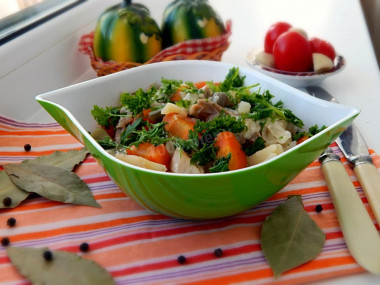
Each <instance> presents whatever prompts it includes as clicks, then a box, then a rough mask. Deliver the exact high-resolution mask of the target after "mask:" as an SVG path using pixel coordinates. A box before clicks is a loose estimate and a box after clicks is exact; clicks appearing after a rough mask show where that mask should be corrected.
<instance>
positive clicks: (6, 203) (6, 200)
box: [3, 197, 12, 207]
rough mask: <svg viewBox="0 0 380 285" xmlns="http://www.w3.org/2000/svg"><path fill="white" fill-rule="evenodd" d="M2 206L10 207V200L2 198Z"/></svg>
mask: <svg viewBox="0 0 380 285" xmlns="http://www.w3.org/2000/svg"><path fill="white" fill-rule="evenodd" d="M3 205H4V206H5V207H9V206H10V205H12V199H11V198H9V197H6V198H4V199H3Z"/></svg>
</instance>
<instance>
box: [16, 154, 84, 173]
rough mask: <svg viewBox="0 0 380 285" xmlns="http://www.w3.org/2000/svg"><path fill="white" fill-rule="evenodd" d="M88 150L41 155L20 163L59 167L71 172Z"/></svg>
mask: <svg viewBox="0 0 380 285" xmlns="http://www.w3.org/2000/svg"><path fill="white" fill-rule="evenodd" d="M88 153H89V152H88V150H87V149H86V148H82V149H79V150H78V149H72V150H69V151H66V152H63V151H55V152H53V153H52V154H49V155H43V156H39V157H36V158H35V159H27V160H24V161H23V162H22V163H32V164H46V165H52V166H57V167H61V168H63V169H66V170H69V171H71V170H73V168H74V167H75V166H76V165H78V164H79V163H81V162H82V161H83V160H84V159H85V158H86V156H87V154H88Z"/></svg>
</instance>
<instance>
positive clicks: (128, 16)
mask: <svg viewBox="0 0 380 285" xmlns="http://www.w3.org/2000/svg"><path fill="white" fill-rule="evenodd" d="M161 47H162V37H161V31H160V28H159V27H158V25H157V23H156V22H155V21H154V19H153V18H151V16H150V12H149V10H148V8H146V7H145V6H144V5H141V4H136V3H131V1H124V2H123V3H121V4H119V5H116V6H112V7H110V8H108V9H106V10H105V11H104V12H103V13H102V14H101V15H100V16H99V18H98V21H97V23H96V28H95V32H94V54H95V56H96V57H98V58H101V59H102V60H104V61H109V60H114V61H118V62H139V63H144V62H146V61H148V60H149V59H150V58H151V57H152V56H154V55H155V54H156V53H158V52H159V51H160V50H161Z"/></svg>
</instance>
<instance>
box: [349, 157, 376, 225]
mask: <svg viewBox="0 0 380 285" xmlns="http://www.w3.org/2000/svg"><path fill="white" fill-rule="evenodd" d="M354 172H355V175H356V177H357V178H358V180H359V182H360V185H361V186H362V188H363V191H364V193H365V195H366V197H367V200H368V203H369V205H370V207H371V210H372V212H373V214H374V216H375V218H376V221H377V223H378V224H379V225H380V173H379V172H378V171H377V168H376V167H375V166H374V165H373V164H372V163H360V164H356V166H355V168H354Z"/></svg>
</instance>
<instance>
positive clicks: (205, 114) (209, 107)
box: [189, 99, 223, 122]
mask: <svg viewBox="0 0 380 285" xmlns="http://www.w3.org/2000/svg"><path fill="white" fill-rule="evenodd" d="M222 110H223V108H222V107H221V106H219V105H218V104H215V103H213V102H210V101H206V100H205V99H199V100H198V101H197V104H194V105H192V106H191V108H190V112H189V114H190V115H191V116H193V117H195V118H197V119H200V120H202V121H206V122H207V121H210V120H212V119H214V118H215V117H218V116H219V114H220V112H221V111H222Z"/></svg>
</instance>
